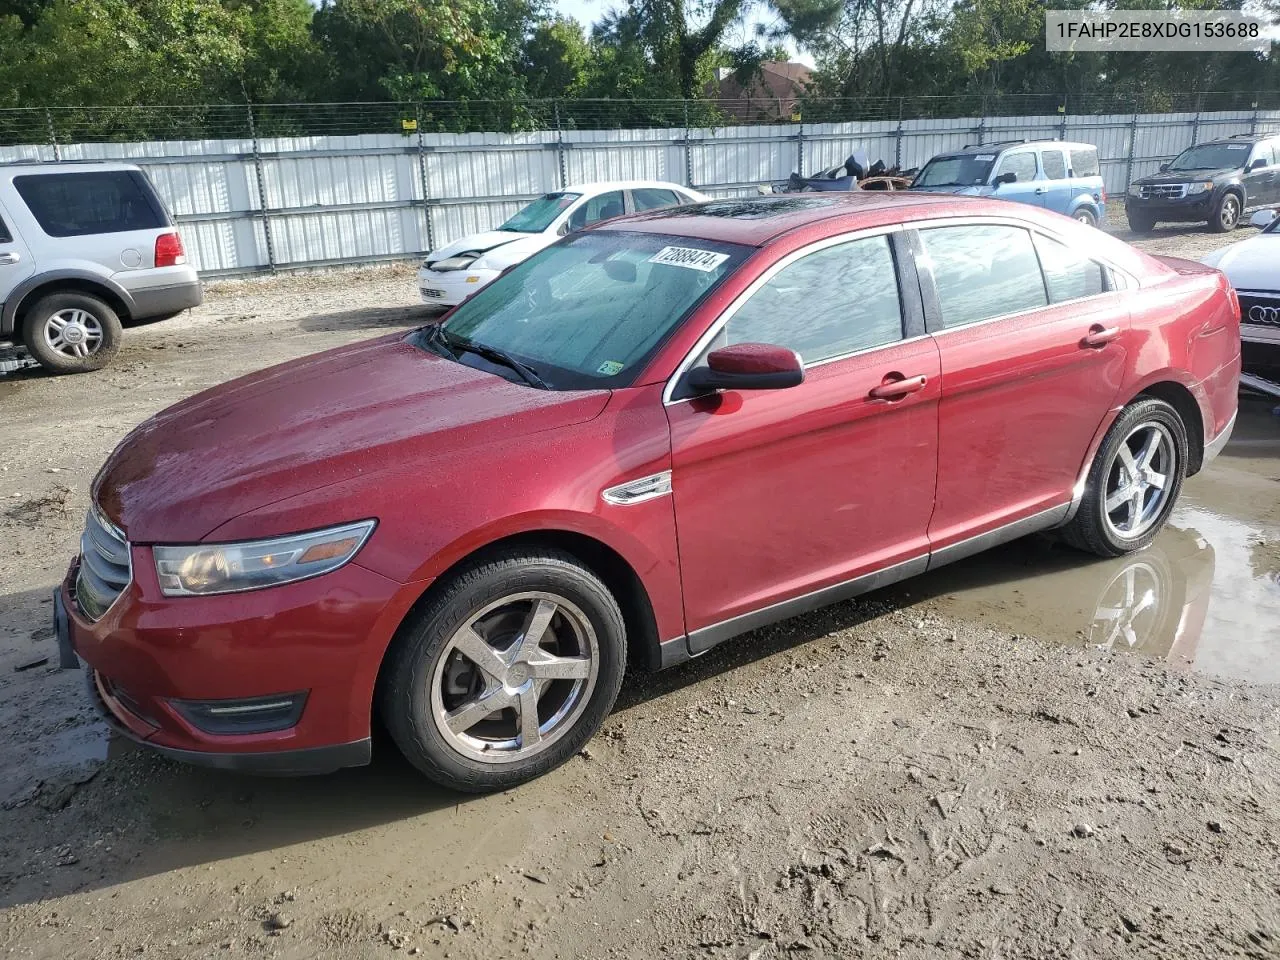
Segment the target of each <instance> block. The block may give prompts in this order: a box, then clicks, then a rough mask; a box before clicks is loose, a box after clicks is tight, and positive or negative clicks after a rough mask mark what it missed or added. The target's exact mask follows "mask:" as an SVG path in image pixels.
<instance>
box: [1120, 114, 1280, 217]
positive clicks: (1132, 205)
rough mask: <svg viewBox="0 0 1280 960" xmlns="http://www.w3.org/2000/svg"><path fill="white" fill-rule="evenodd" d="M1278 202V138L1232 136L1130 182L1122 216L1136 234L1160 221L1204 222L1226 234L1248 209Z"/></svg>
mask: <svg viewBox="0 0 1280 960" xmlns="http://www.w3.org/2000/svg"><path fill="white" fill-rule="evenodd" d="M1273 203H1280V136H1275V135H1265V136H1264V135H1261V134H1259V135H1253V134H1237V135H1236V136H1234V137H1223V138H1221V139H1218V140H1208V141H1206V142H1205V143H1198V144H1196V145H1195V146H1194V147H1188V148H1187V149H1186V150H1183V151H1182V152H1181V153H1180V154H1178V155H1177V156H1176V157H1174V158H1173V160H1172V161H1171V162H1169V163H1165V164H1161V165H1160V172H1159V173H1154V174H1152V175H1151V176H1149V177H1142V178H1141V179H1140V180H1135V181H1134V182H1133V183H1132V184H1131V185H1130V186H1129V190H1128V193H1127V194H1126V196H1125V198H1124V212H1125V215H1126V216H1127V217H1128V218H1129V227H1130V228H1131V229H1132V230H1133V231H1134V232H1135V233H1150V232H1151V231H1152V230H1153V229H1155V225H1156V224H1157V223H1160V222H1174V223H1188V222H1191V223H1194V222H1196V221H1203V222H1205V223H1207V224H1208V225H1209V229H1210V230H1212V231H1213V232H1215V233H1229V232H1230V231H1232V230H1234V229H1235V228H1236V227H1237V226H1238V225H1239V223H1240V217H1241V216H1242V215H1243V214H1244V213H1245V212H1246V211H1248V210H1250V209H1252V208H1253V207H1257V206H1260V205H1265V204H1273Z"/></svg>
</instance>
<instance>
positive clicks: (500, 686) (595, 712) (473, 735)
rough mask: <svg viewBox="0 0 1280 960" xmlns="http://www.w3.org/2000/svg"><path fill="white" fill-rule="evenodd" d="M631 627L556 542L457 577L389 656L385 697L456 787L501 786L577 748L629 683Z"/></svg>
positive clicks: (435, 776) (420, 764)
mask: <svg viewBox="0 0 1280 960" xmlns="http://www.w3.org/2000/svg"><path fill="white" fill-rule="evenodd" d="M625 663H626V628H625V626H624V624H623V619H622V612H621V610H620V609H619V607H618V603H617V601H616V600H615V599H614V597H613V595H612V594H611V593H610V592H609V590H608V588H607V587H606V586H605V585H604V584H603V583H602V582H601V581H600V580H599V579H598V578H597V577H596V576H595V575H594V574H593V573H592V572H590V571H589V570H587V569H586V568H585V567H583V566H582V565H581V564H579V563H578V561H577V560H576V559H575V558H574V557H572V556H570V555H569V554H565V553H562V552H560V551H556V550H537V551H533V552H519V553H514V552H513V553H507V554H501V555H497V556H495V557H494V558H492V559H490V560H488V561H487V562H483V563H479V564H477V565H475V566H473V567H471V568H469V569H467V570H465V571H463V572H462V573H460V574H458V575H456V576H454V577H452V578H451V579H450V580H449V581H448V582H447V583H446V584H445V585H444V586H443V589H441V590H439V591H438V592H437V593H436V594H435V596H434V597H433V598H432V599H431V600H430V601H429V602H428V603H427V604H426V606H425V608H424V609H423V610H422V611H421V612H420V613H419V614H418V615H417V616H416V618H415V619H414V620H413V621H412V622H410V623H409V624H408V625H407V627H406V628H405V630H404V631H403V633H402V635H401V636H400V637H398V638H397V641H396V643H395V645H394V646H393V648H392V650H391V651H390V652H389V654H388V662H387V664H386V666H385V668H384V674H383V679H382V682H381V683H380V687H379V706H380V709H381V713H382V718H383V721H384V722H385V723H386V725H387V728H388V729H389V731H390V733H391V736H392V738H393V739H394V740H395V742H396V745H397V746H398V747H399V748H400V750H401V752H403V753H404V755H405V757H406V758H407V759H408V760H409V762H410V763H412V764H413V765H414V766H415V767H417V768H418V769H419V770H421V771H422V772H423V773H424V774H426V775H427V776H428V777H430V778H431V779H432V780H435V781H436V782H437V783H440V784H443V785H444V786H446V787H450V788H452V789H454V790H461V791H466V792H470V793H479V792H484V791H489V790H503V789H506V788H509V787H513V786H516V785H517V784H520V783H523V782H525V781H527V780H532V779H533V778H535V777H538V776H541V775H542V774H544V773H546V772H548V771H549V770H552V769H554V768H555V767H557V766H559V765H560V764H562V763H564V762H565V761H566V760H568V759H569V758H571V757H572V756H573V755H574V754H576V753H577V752H578V751H579V750H581V749H582V747H583V745H584V744H585V743H586V742H587V741H588V740H589V739H590V738H591V737H592V736H593V735H594V734H595V732H596V731H597V730H598V729H599V728H600V725H601V724H602V723H603V722H604V719H605V717H606V716H608V714H609V711H610V710H611V709H613V703H614V701H615V700H616V699H617V696H618V690H619V689H620V687H621V685H622V675H623V670H624V667H625Z"/></svg>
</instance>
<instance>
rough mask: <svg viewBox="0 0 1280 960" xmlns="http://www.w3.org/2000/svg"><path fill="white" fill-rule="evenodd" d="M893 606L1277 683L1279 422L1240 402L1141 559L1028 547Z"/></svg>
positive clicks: (957, 571)
mask: <svg viewBox="0 0 1280 960" xmlns="http://www.w3.org/2000/svg"><path fill="white" fill-rule="evenodd" d="M891 596H895V597H900V598H902V599H903V600H905V601H910V600H913V599H914V600H919V599H931V600H932V601H933V602H934V603H935V605H936V606H937V608H938V610H939V612H941V613H945V614H946V615H950V616H959V617H964V618H967V619H972V620H975V621H978V622H982V623H983V624H984V625H987V626H990V627H993V628H995V629H998V630H1002V631H1007V632H1008V633H1010V634H1011V635H1013V636H1029V637H1037V638H1039V639H1042V640H1047V641H1050V642H1056V643H1062V644H1068V645H1074V646H1089V647H1094V648H1098V649H1101V650H1107V651H1114V652H1125V653H1135V654H1138V655H1141V656H1147V657H1153V658H1157V659H1160V660H1163V661H1165V662H1167V663H1168V664H1169V665H1170V666H1171V667H1174V668H1175V669H1186V670H1192V671H1195V672H1197V673H1204V674H1208V675H1212V676H1218V677H1229V678H1233V679H1240V680H1247V681H1250V682H1254V683H1280V657H1277V656H1276V654H1277V652H1280V418H1277V417H1275V416H1273V415H1272V414H1271V412H1270V406H1269V404H1263V403H1252V402H1242V404H1241V411H1240V423H1239V425H1238V426H1237V428H1236V432H1235V434H1234V435H1233V439H1232V442H1231V443H1230V444H1229V445H1228V447H1227V449H1226V451H1224V453H1223V455H1222V457H1220V458H1219V459H1218V460H1217V461H1216V462H1215V463H1214V464H1213V465H1212V466H1211V467H1210V468H1209V469H1208V470H1207V471H1206V472H1205V473H1203V474H1202V475H1200V476H1197V477H1195V478H1193V479H1192V480H1190V481H1188V483H1187V485H1186V486H1185V487H1184V489H1183V495H1182V500H1181V503H1180V505H1179V507H1178V508H1177V510H1176V511H1175V512H1174V515H1173V520H1172V522H1171V523H1170V525H1169V526H1168V527H1167V528H1166V529H1165V530H1164V531H1163V532H1162V533H1161V534H1160V536H1159V537H1157V538H1156V540H1155V542H1154V543H1153V544H1152V545H1151V546H1150V547H1148V548H1147V549H1146V550H1143V551H1140V552H1139V553H1136V554H1133V555H1130V556H1127V557H1120V558H1117V559H1114V560H1098V559H1096V558H1091V557H1089V556H1088V555H1086V554H1082V553H1080V552H1078V551H1076V550H1073V549H1071V548H1069V547H1066V546H1064V545H1062V544H1060V543H1057V542H1055V541H1053V540H1051V539H1050V538H1047V537H1045V538H1035V537H1033V538H1028V539H1024V540H1020V541H1018V542H1016V543H1012V544H1008V545H1007V546H1004V547H1001V548H998V549H995V550H991V551H988V552H987V553H985V554H981V555H979V556H977V557H973V558H971V559H969V560H966V561H964V562H962V563H957V564H953V565H952V566H949V567H944V568H942V569H940V570H938V571H936V572H934V573H931V574H928V575H926V576H924V577H920V578H918V579H916V580H914V581H911V582H908V583H904V584H903V585H902V586H901V587H900V588H898V589H897V590H895V591H893V592H892V593H891Z"/></svg>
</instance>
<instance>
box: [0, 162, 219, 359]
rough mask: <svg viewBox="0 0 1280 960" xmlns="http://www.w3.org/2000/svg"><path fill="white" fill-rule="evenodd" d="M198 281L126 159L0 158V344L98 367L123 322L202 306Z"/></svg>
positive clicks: (159, 206) (147, 186)
mask: <svg viewBox="0 0 1280 960" xmlns="http://www.w3.org/2000/svg"><path fill="white" fill-rule="evenodd" d="M202 299H203V292H202V290H201V287H200V278H199V276H198V275H197V273H196V271H195V268H194V267H192V266H190V265H188V264H187V258H186V254H185V252H184V251H183V248H182V239H181V238H180V237H179V236H178V233H177V231H176V230H175V229H174V226H173V219H172V218H171V217H170V216H169V213H168V211H167V210H166V209H165V206H164V204H163V203H162V202H161V200H160V198H159V197H158V196H157V195H156V192H155V189H154V188H153V187H152V186H151V182H150V181H149V180H148V179H147V177H146V175H145V174H144V173H143V172H142V171H141V170H139V169H138V168H137V167H135V166H131V165H129V164H123V163H48V164H23V163H16V164H0V342H3V341H11V342H19V341H20V342H21V343H22V344H23V345H25V346H26V348H27V350H28V352H29V353H30V354H31V356H32V357H34V358H35V359H36V360H37V361H38V362H39V363H40V365H41V366H43V367H45V368H46V369H48V370H52V371H55V372H59V373H79V372H81V371H85V370H97V369H99V368H100V367H103V366H105V365H106V364H107V362H108V361H109V360H110V359H111V357H112V356H113V355H114V354H115V352H116V350H117V349H119V346H120V338H121V327H120V324H121V321H122V320H124V321H128V320H146V319H161V318H164V317H169V316H173V315H174V314H177V313H180V312H181V311H183V310H185V309H187V308H188V307H194V306H197V305H199V303H200V302H201V300H202Z"/></svg>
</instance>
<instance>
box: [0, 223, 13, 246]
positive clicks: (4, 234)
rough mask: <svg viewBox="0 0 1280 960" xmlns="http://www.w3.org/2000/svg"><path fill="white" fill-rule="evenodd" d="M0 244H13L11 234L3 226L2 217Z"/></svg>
mask: <svg viewBox="0 0 1280 960" xmlns="http://www.w3.org/2000/svg"><path fill="white" fill-rule="evenodd" d="M0 243H13V234H12V233H10V232H9V228H8V226H6V225H5V222H4V217H0Z"/></svg>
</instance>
